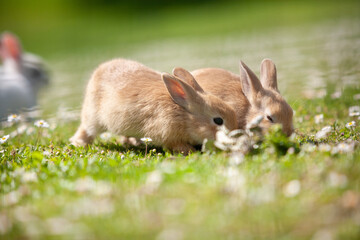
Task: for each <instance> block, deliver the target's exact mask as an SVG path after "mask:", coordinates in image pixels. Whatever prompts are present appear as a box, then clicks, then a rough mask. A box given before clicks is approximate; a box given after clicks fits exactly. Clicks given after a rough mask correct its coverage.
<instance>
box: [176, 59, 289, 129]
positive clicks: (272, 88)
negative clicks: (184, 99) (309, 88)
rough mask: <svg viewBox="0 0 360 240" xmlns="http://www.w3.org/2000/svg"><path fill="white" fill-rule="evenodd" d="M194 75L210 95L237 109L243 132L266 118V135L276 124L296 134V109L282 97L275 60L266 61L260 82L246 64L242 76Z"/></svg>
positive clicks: (209, 72)
mask: <svg viewBox="0 0 360 240" xmlns="http://www.w3.org/2000/svg"><path fill="white" fill-rule="evenodd" d="M191 74H192V76H193V77H194V78H195V79H196V80H197V82H198V83H199V84H200V85H201V86H202V88H203V89H204V90H205V91H206V92H209V93H211V94H213V95H215V96H217V97H219V98H220V99H222V100H224V101H225V102H227V103H228V104H229V105H230V106H232V107H233V108H234V109H235V113H236V118H237V124H238V126H237V127H238V128H239V129H245V128H246V126H247V125H248V124H250V123H251V122H252V121H253V120H254V119H256V118H258V117H259V116H263V120H262V121H261V122H260V125H259V126H260V127H261V128H262V129H263V130H264V132H266V130H267V129H268V128H269V127H270V126H271V125H272V124H274V123H278V124H281V125H282V129H283V132H284V133H285V134H286V135H287V136H290V135H291V134H292V133H293V132H294V126H293V110H292V108H291V107H290V105H289V104H288V103H287V102H286V101H285V99H284V98H283V97H282V96H281V95H280V92H279V89H278V86H277V76H276V67H275V64H274V63H273V61H272V60H270V59H264V60H263V61H262V63H261V68H260V80H259V79H258V78H257V76H256V75H255V74H254V73H253V71H251V70H250V68H249V67H248V66H246V64H245V63H244V62H242V61H240V75H236V74H234V73H231V72H229V71H227V70H224V69H220V68H204V69H198V70H194V71H192V72H191ZM173 75H174V76H177V77H180V76H183V75H182V71H179V72H178V70H177V69H174V71H173ZM190 81H191V80H190Z"/></svg>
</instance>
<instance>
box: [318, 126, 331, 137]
mask: <svg viewBox="0 0 360 240" xmlns="http://www.w3.org/2000/svg"><path fill="white" fill-rule="evenodd" d="M331 131H332V128H331V126H326V127H323V128H322V129H321V130H320V131H318V132H317V133H316V135H315V138H316V139H323V138H326V137H327V136H328V135H329V134H330V132H331Z"/></svg>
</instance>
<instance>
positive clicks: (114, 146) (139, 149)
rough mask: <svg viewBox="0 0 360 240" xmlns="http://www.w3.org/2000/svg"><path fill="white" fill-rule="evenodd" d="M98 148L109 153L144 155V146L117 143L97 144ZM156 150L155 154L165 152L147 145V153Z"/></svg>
mask: <svg viewBox="0 0 360 240" xmlns="http://www.w3.org/2000/svg"><path fill="white" fill-rule="evenodd" d="M98 145H99V147H101V148H104V149H106V150H109V151H117V152H134V153H136V154H140V153H141V154H145V145H138V146H134V145H130V144H119V143H111V142H110V143H98ZM153 149H156V152H157V153H162V154H164V153H165V151H164V150H163V149H162V148H161V147H156V146H153V145H148V152H149V151H150V150H153Z"/></svg>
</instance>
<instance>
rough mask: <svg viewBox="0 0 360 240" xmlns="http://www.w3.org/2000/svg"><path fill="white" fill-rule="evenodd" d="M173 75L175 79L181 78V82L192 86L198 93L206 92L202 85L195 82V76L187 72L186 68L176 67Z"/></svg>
mask: <svg viewBox="0 0 360 240" xmlns="http://www.w3.org/2000/svg"><path fill="white" fill-rule="evenodd" d="M172 73H173V75H174V76H175V77H178V78H180V79H181V80H183V81H185V82H186V83H187V84H189V85H190V86H192V87H193V88H194V89H195V90H196V91H198V92H204V90H203V89H202V88H201V87H200V85H199V84H198V82H197V81H196V80H195V78H194V77H193V75H192V74H191V73H190V72H189V71H187V70H185V69H184V68H181V67H176V68H174V69H173V71H172Z"/></svg>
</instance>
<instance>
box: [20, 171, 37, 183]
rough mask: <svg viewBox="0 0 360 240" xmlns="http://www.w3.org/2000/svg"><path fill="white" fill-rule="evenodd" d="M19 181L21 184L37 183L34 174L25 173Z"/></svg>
mask: <svg viewBox="0 0 360 240" xmlns="http://www.w3.org/2000/svg"><path fill="white" fill-rule="evenodd" d="M21 181H22V182H37V181H38V177H37V174H36V172H25V173H24V174H23V175H22V176H21Z"/></svg>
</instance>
